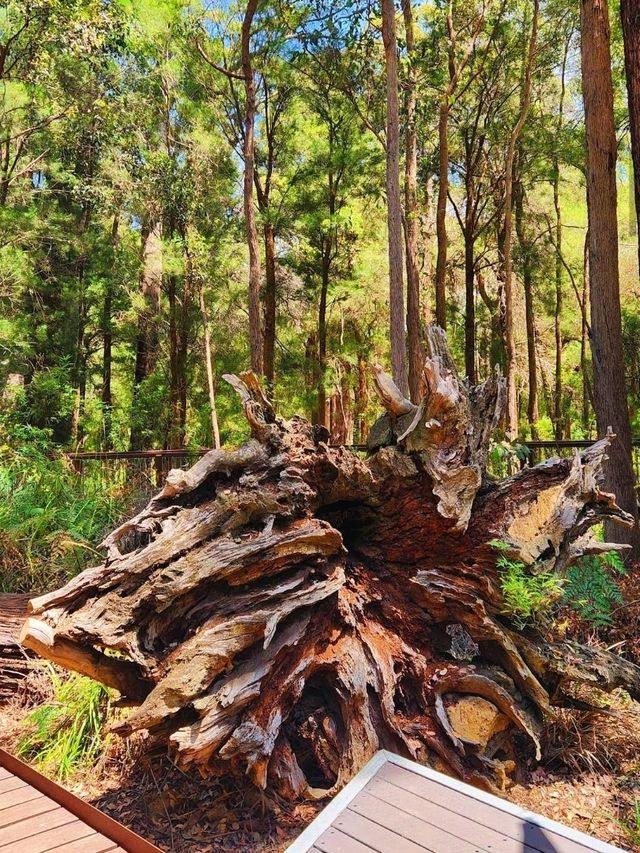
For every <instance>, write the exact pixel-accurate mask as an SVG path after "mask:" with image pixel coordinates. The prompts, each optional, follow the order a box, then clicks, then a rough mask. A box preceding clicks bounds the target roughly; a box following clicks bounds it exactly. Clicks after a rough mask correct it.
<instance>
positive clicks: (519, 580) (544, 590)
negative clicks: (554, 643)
mask: <svg viewBox="0 0 640 853" xmlns="http://www.w3.org/2000/svg"><path fill="white" fill-rule="evenodd" d="M489 544H490V545H491V546H492V547H494V548H495V549H496V550H497V551H499V552H500V556H499V557H498V559H497V560H496V566H497V568H498V570H499V572H500V587H501V589H502V595H503V598H504V609H503V613H505V614H506V615H507V616H508V617H509V618H510V619H511V620H512V621H513V623H514V624H515V625H516V626H517V627H518V628H524V627H525V626H526V625H527V624H529V623H531V622H534V621H536V620H540V619H544V618H545V617H547V616H549V615H550V613H551V611H552V609H553V607H554V606H555V604H556V603H557V602H558V600H559V599H560V598H561V596H562V588H563V584H564V581H563V580H562V578H560V577H558V575H556V574H555V573H554V572H553V571H548V570H545V571H541V572H539V573H538V574H532V573H531V572H530V571H529V570H528V569H527V567H526V566H525V564H524V563H522V562H521V561H519V560H513V559H511V558H510V557H509V556H508V554H509V550H510V545H509V544H508V543H507V542H502V541H501V540H499V539H493V540H492V541H491V542H490V543H489Z"/></svg>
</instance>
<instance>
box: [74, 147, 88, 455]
mask: <svg viewBox="0 0 640 853" xmlns="http://www.w3.org/2000/svg"><path fill="white" fill-rule="evenodd" d="M90 151H91V153H93V149H92V148H90ZM87 177H88V179H89V180H91V178H92V169H91V165H90V166H89V174H88V176H87ZM91 213H92V205H91V202H86V203H85V204H84V206H83V210H82V215H81V217H80V224H79V229H78V230H79V236H80V257H79V258H78V262H77V266H76V275H77V280H78V327H77V334H76V352H75V359H74V365H73V384H74V386H75V391H76V396H75V403H74V407H73V413H72V415H71V441H72V443H73V445H74V446H77V445H78V444H79V443H80V442H81V441H82V439H83V434H82V414H83V411H84V403H85V399H86V396H87V359H88V353H87V344H86V341H85V335H86V329H87V322H88V319H89V317H88V306H87V294H86V284H87V282H86V276H87V265H88V262H89V256H88V253H87V252H86V251H85V248H86V247H85V241H84V238H85V235H86V233H87V231H88V229H89V223H90V222H91Z"/></svg>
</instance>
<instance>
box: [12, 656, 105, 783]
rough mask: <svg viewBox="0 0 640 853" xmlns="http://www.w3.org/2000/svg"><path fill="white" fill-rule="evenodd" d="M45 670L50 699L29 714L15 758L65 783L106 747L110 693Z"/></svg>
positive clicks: (93, 683) (90, 682)
mask: <svg viewBox="0 0 640 853" xmlns="http://www.w3.org/2000/svg"><path fill="white" fill-rule="evenodd" d="M46 666H47V670H46V671H47V672H48V674H49V677H50V679H51V684H52V688H53V698H52V700H51V701H50V702H47V703H46V704H43V705H39V706H38V707H37V708H35V709H34V710H33V711H31V712H30V713H29V715H28V717H27V719H26V721H25V725H26V727H27V731H26V733H25V734H24V735H23V736H22V737H21V738H20V740H19V742H18V755H19V756H21V757H22V758H26V759H28V760H29V761H32V762H34V763H35V764H36V765H37V766H38V767H40V768H41V769H43V770H44V771H47V772H49V773H52V774H55V775H56V776H57V778H58V779H65V778H66V777H67V776H69V775H70V774H71V773H72V772H73V771H74V770H76V769H77V768H79V767H82V766H85V767H90V766H92V765H93V764H95V762H96V761H97V760H98V758H99V757H100V755H101V754H102V752H103V751H104V749H105V747H106V745H107V743H108V735H105V734H104V726H105V722H106V720H107V718H108V716H109V711H110V695H109V691H108V690H107V688H106V687H104V686H103V685H102V684H99V683H98V682H97V681H93V679H90V678H85V677H84V676H81V675H76V674H73V675H71V676H69V677H66V676H65V677H60V676H59V675H58V674H57V672H56V671H55V670H54V668H53V667H52V666H50V665H46Z"/></svg>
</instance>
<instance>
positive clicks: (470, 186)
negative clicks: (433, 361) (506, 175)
mask: <svg viewBox="0 0 640 853" xmlns="http://www.w3.org/2000/svg"><path fill="white" fill-rule="evenodd" d="M468 160H469V158H468ZM467 166H468V168H467V169H466V171H465V180H464V184H465V210H464V230H463V237H464V369H465V373H466V375H467V379H468V380H469V382H471V383H472V384H474V383H475V382H476V289H475V277H476V264H475V222H474V210H475V181H474V177H473V169H472V167H471V163H470V162H468V163H467Z"/></svg>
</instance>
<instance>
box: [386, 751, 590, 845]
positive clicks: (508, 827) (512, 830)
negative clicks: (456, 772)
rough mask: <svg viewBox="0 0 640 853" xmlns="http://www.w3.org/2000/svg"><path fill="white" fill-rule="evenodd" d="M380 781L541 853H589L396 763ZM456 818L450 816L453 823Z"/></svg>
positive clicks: (555, 835) (561, 837)
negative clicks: (389, 783)
mask: <svg viewBox="0 0 640 853" xmlns="http://www.w3.org/2000/svg"><path fill="white" fill-rule="evenodd" d="M377 775H378V778H379V779H383V780H385V781H387V782H391V783H392V784H394V785H396V786H397V787H399V788H401V789H402V790H404V791H410V792H411V793H413V794H415V795H416V796H419V797H421V798H422V799H423V800H425V801H426V802H429V803H435V804H437V805H439V806H442V807H444V808H445V809H446V810H447V811H448V812H449V813H450V814H455V815H462V816H464V817H467V818H469V819H470V820H472V821H473V822H474V823H477V824H480V825H481V826H484V827H488V828H489V829H496V828H499V829H500V832H501V833H504V834H505V835H508V836H510V837H511V838H512V839H513V840H514V841H519V842H520V844H522V843H523V842H524V843H525V844H526V845H527V846H529V847H531V848H533V849H534V850H536V851H540V853H585V851H588V850H591V849H593V848H589V847H585V846H584V845H582V844H578V843H577V842H575V841H571V840H570V839H568V838H564V837H563V836H561V835H558V834H556V833H555V832H552V831H550V830H548V829H542V828H541V827H539V826H538V825H537V824H534V823H529V822H525V821H523V820H522V819H521V818H519V817H516V816H515V815H512V814H509V813H508V812H504V811H502V810H501V809H498V808H496V807H494V806H491V805H488V804H487V803H483V802H481V801H480V800H477V799H475V798H474V797H470V796H466V795H465V794H461V793H459V792H458V791H454V790H453V789H452V788H449V787H447V786H446V785H442V784H440V783H438V782H435V781H432V780H430V779H425V778H424V777H423V776H420V775H418V774H417V773H412V772H410V771H409V770H405V769H404V767H398V766H397V765H395V764H385V765H384V766H383V767H382V768H381V769H380V772H379V773H378V774H377ZM451 819H452V818H451V817H450V820H451Z"/></svg>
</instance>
